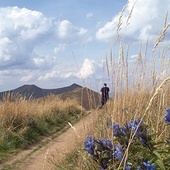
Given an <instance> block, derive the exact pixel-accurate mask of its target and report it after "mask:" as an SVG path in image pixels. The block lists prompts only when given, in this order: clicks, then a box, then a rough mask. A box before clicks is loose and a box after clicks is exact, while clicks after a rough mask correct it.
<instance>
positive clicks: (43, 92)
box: [0, 83, 99, 110]
mask: <svg viewBox="0 0 170 170" xmlns="http://www.w3.org/2000/svg"><path fill="white" fill-rule="evenodd" d="M9 93H10V94H20V95H22V96H24V97H25V99H29V98H31V99H38V98H43V97H45V96H48V95H58V96H59V97H60V98H61V99H63V100H65V99H67V98H70V99H73V98H74V99H76V100H77V101H78V103H79V104H80V105H81V106H83V107H84V108H85V109H87V110H89V109H93V108H96V107H97V105H98V104H99V94H98V93H97V92H95V91H93V90H90V89H88V88H86V87H82V86H80V85H78V84H75V83H74V84H72V85H71V86H67V87H62V88H57V89H42V88H40V87H38V86H36V85H34V84H33V85H23V86H21V87H18V88H16V89H13V90H9V91H4V92H0V100H3V96H4V95H5V94H9Z"/></svg>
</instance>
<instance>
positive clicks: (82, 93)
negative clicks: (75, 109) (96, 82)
mask: <svg viewBox="0 0 170 170" xmlns="http://www.w3.org/2000/svg"><path fill="white" fill-rule="evenodd" d="M58 96H59V97H60V98H61V99H63V100H65V99H67V98H70V99H76V100H77V101H78V103H79V104H80V105H81V106H82V107H84V108H85V109H86V110H91V109H95V108H97V107H98V106H99V104H100V100H99V93H97V92H95V91H93V90H90V89H88V88H86V87H85V88H76V89H75V90H73V91H69V92H66V93H62V94H59V95H58Z"/></svg>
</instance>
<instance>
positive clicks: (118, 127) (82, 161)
mask: <svg viewBox="0 0 170 170" xmlns="http://www.w3.org/2000/svg"><path fill="white" fill-rule="evenodd" d="M124 10H125V9H123V10H122V12H121V13H120V17H119V23H118V26H117V27H118V28H117V33H116V37H115V41H114V43H112V44H111V49H110V55H108V56H109V57H108V56H106V59H105V65H104V67H103V70H104V72H105V74H106V75H107V78H108V82H109V84H110V85H111V91H112V92H113V94H114V98H112V99H110V100H109V101H108V102H107V104H106V105H105V107H104V108H103V109H101V110H96V111H97V112H98V114H99V117H98V118H97V119H96V124H95V125H94V127H93V130H92V131H91V133H90V134H89V136H87V138H86V139H84V142H82V144H80V145H78V146H77V149H76V150H74V151H73V152H70V154H68V156H67V158H66V159H65V160H64V161H63V162H61V163H56V170H66V169H69V170H97V169H100V170H122V169H123V170H156V169H158V170H169V169H170V67H169V66H170V57H169V48H168V47H164V46H162V44H161V43H162V42H163V40H164V38H165V37H166V33H167V31H168V28H169V26H170V24H169V23H167V16H166V18H165V25H164V27H163V29H162V30H161V31H160V34H159V35H158V37H157V39H156V41H155V44H153V47H152V48H150V47H149V46H148V41H149V39H148V40H147V41H146V42H145V43H144V44H142V43H141V42H140V43H139V51H138V54H137V56H136V60H135V61H134V62H132V61H131V58H130V57H131V56H130V55H129V53H130V45H127V44H125V43H124V37H121V36H120V35H119V30H121V25H122V23H121V22H122V21H121V19H122V16H123V12H124ZM132 12H133V8H132V11H131V13H130V14H129V17H128V18H127V23H128V22H129V20H130V18H131V15H132ZM127 27H128V25H127ZM116 45H118V46H119V51H118V52H115V46H116ZM132 48H133V47H132Z"/></svg>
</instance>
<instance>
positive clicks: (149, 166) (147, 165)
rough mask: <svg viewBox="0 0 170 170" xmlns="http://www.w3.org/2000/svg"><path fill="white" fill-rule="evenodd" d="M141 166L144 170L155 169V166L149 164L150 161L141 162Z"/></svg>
mask: <svg viewBox="0 0 170 170" xmlns="http://www.w3.org/2000/svg"><path fill="white" fill-rule="evenodd" d="M143 167H144V169H145V170H156V166H155V165H151V162H150V161H147V162H143Z"/></svg>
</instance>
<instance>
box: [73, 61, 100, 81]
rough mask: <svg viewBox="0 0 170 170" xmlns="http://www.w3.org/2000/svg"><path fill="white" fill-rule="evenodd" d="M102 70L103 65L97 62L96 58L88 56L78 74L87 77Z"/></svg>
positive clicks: (80, 76)
mask: <svg viewBox="0 0 170 170" xmlns="http://www.w3.org/2000/svg"><path fill="white" fill-rule="evenodd" d="M99 70H100V71H99ZM101 70H102V66H101V65H100V64H98V63H96V62H95V61H94V60H91V59H89V58H86V59H85V60H84V62H83V64H82V67H81V68H80V70H79V72H78V73H77V74H76V76H77V77H79V78H83V79H86V78H89V77H91V76H92V75H96V76H98V73H99V72H101Z"/></svg>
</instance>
